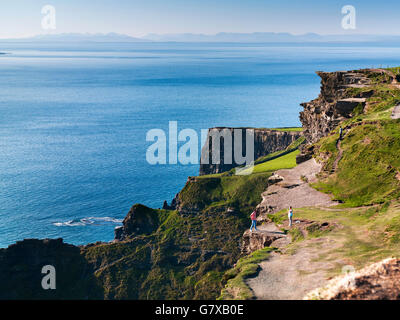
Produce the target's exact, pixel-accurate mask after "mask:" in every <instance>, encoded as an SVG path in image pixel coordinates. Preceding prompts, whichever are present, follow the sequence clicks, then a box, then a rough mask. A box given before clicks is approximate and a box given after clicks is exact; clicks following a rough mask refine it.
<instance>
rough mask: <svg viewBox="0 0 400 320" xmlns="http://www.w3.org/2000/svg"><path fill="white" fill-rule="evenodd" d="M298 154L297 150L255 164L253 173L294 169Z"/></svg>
mask: <svg viewBox="0 0 400 320" xmlns="http://www.w3.org/2000/svg"><path fill="white" fill-rule="evenodd" d="M299 153H300V151H299V150H295V151H292V152H290V153H288V154H286V155H283V156H281V157H279V158H276V159H273V160H270V161H267V162H264V163H260V164H257V165H255V166H254V170H253V173H260V172H271V171H276V170H280V169H291V168H294V167H295V166H296V156H297V155H298V154H299Z"/></svg>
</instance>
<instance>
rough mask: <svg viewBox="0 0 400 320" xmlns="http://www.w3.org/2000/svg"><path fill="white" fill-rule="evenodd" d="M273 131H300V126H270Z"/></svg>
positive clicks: (301, 129)
mask: <svg viewBox="0 0 400 320" xmlns="http://www.w3.org/2000/svg"><path fill="white" fill-rule="evenodd" d="M270 130H274V131H287V132H302V131H303V128H302V127H283V128H272V129H270Z"/></svg>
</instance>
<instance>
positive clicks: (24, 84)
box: [0, 43, 400, 247]
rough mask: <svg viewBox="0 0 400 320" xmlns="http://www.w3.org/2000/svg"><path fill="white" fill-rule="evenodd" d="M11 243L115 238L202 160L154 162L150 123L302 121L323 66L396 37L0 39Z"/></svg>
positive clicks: (5, 230) (362, 63)
mask: <svg viewBox="0 0 400 320" xmlns="http://www.w3.org/2000/svg"><path fill="white" fill-rule="evenodd" d="M0 51H1V52H7V53H9V54H7V55H2V56H0V247H6V246H8V245H9V244H11V243H13V242H15V241H17V240H22V239H25V238H45V237H51V238H55V237H62V238H64V239H65V241H66V242H69V243H73V244H85V243H89V242H94V241H110V240H112V239H113V229H114V227H115V226H116V225H118V224H119V223H120V221H121V219H123V218H124V216H125V215H126V213H127V212H128V210H129V208H130V207H131V206H132V205H133V204H134V203H143V204H146V205H148V206H152V207H155V208H158V207H161V206H162V203H163V201H164V200H166V199H167V200H168V201H170V200H171V199H172V198H173V197H174V195H175V194H176V193H177V192H178V191H179V190H180V189H181V188H182V187H183V186H184V184H185V182H186V178H187V176H189V175H196V174H197V173H198V170H199V168H198V166H194V165H191V166H181V165H165V166H151V165H149V164H147V162H146V158H145V154H146V149H147V147H148V146H149V145H150V143H149V142H146V132H147V131H148V130H149V129H153V128H161V129H165V130H167V128H168V122H169V121H178V127H179V129H184V128H193V129H195V130H200V129H203V128H204V129H206V128H209V127H214V126H254V127H279V126H299V125H300V122H299V119H298V113H299V112H300V111H301V107H300V106H299V103H301V102H304V101H308V100H310V99H312V98H314V97H316V96H317V95H318V93H319V86H320V84H319V78H318V76H316V75H315V73H314V72H315V71H316V70H324V71H334V70H345V69H356V68H364V67H380V66H383V67H386V66H398V65H400V48H398V47H387V46H384V45H381V46H377V47H371V46H356V47H351V46H338V45H336V46H335V45H329V46H328V45H326V46H325V45H317V46H316V45H314V46H299V45H297V46H295V45H289V44H288V45H279V46H274V45H261V44H247V45H237V44H178V43H176V44H171V43H170V44H154V43H147V44H87V45H73V44H68V45H61V44H60V45H46V44H29V43H25V44H10V43H0Z"/></svg>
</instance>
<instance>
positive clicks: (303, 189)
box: [258, 159, 337, 213]
mask: <svg viewBox="0 0 400 320" xmlns="http://www.w3.org/2000/svg"><path fill="white" fill-rule="evenodd" d="M320 170H321V165H320V164H318V163H317V162H316V161H315V160H314V159H311V160H309V161H306V162H304V163H302V164H300V165H298V166H297V167H295V168H293V169H284V170H279V171H277V172H276V173H275V174H276V175H277V176H279V177H280V178H281V179H282V181H280V182H278V183H276V184H274V185H272V186H270V187H268V189H267V190H266V191H265V192H264V193H263V194H262V198H263V200H262V202H261V203H260V204H259V206H258V208H259V210H260V212H261V213H266V212H268V213H275V212H278V211H280V210H283V209H286V208H288V207H289V206H292V207H293V208H302V207H310V206H332V205H335V204H337V203H336V202H333V201H332V200H331V198H330V196H329V195H327V194H324V193H321V192H318V191H317V190H315V189H313V188H311V187H310V186H309V185H308V183H307V181H308V182H313V181H315V179H316V178H315V176H316V174H317V173H319V171H320Z"/></svg>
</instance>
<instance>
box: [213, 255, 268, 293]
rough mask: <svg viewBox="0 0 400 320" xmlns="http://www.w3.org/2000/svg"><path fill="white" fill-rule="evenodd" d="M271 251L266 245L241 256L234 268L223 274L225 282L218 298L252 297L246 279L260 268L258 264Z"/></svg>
mask: <svg viewBox="0 0 400 320" xmlns="http://www.w3.org/2000/svg"><path fill="white" fill-rule="evenodd" d="M272 251H273V249H272V248H269V247H266V248H263V249H261V250H257V251H255V252H253V253H252V254H250V255H249V256H246V257H243V258H241V259H240V260H239V261H238V262H237V264H236V265H235V267H234V268H232V269H230V270H228V271H227V272H226V273H225V274H224V276H223V280H224V282H226V283H227V284H226V286H225V288H224V289H223V290H222V292H221V296H220V297H219V299H220V300H248V299H251V298H253V297H254V295H253V292H252V291H251V289H250V288H249V287H248V285H247V284H246V279H248V278H251V277H254V276H256V275H257V273H258V271H259V268H260V267H259V265H258V264H259V263H260V262H262V261H265V260H267V259H268V257H269V255H270V253H271V252H272Z"/></svg>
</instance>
